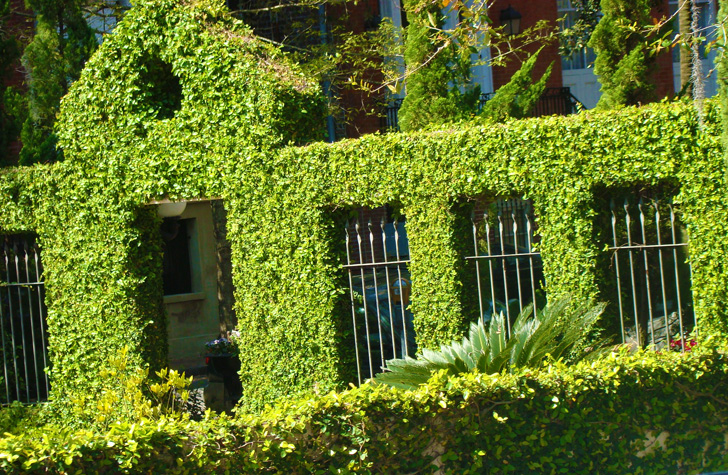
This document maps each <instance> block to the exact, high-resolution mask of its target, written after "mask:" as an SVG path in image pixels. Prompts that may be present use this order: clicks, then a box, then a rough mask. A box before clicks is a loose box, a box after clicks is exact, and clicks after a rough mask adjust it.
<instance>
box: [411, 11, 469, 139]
mask: <svg viewBox="0 0 728 475" xmlns="http://www.w3.org/2000/svg"><path fill="white" fill-rule="evenodd" d="M405 9H406V11H407V19H408V20H409V26H408V27H407V36H406V40H405V56H404V57H405V63H406V66H407V96H406V97H405V99H404V101H403V102H402V107H401V109H400V111H399V124H400V128H401V129H402V130H403V131H410V130H417V129H420V128H422V127H425V126H427V125H429V124H438V123H444V122H447V121H452V120H457V119H460V118H463V117H466V116H468V115H470V114H474V113H475V110H476V105H477V101H478V98H479V96H480V88H479V87H467V81H468V79H469V74H470V50H468V49H466V48H463V49H461V50H460V51H458V48H457V47H456V45H454V44H452V43H450V42H449V40H448V38H446V37H444V36H442V35H441V34H439V30H441V28H442V26H443V23H444V17H443V15H442V12H441V10H440V4H439V3H425V4H423V3H422V2H420V3H417V2H416V1H415V0H405ZM460 86H463V89H464V91H465V92H461V90H460Z"/></svg>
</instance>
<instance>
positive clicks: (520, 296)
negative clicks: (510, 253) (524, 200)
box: [511, 206, 523, 315]
mask: <svg viewBox="0 0 728 475" xmlns="http://www.w3.org/2000/svg"><path fill="white" fill-rule="evenodd" d="M511 220H512V221H513V225H512V228H513V250H514V255H515V256H518V221H517V219H516V207H515V206H512V207H511ZM516 282H517V287H518V289H517V290H518V314H519V315H520V314H521V312H523V292H522V291H521V262H520V259H519V258H518V257H516Z"/></svg>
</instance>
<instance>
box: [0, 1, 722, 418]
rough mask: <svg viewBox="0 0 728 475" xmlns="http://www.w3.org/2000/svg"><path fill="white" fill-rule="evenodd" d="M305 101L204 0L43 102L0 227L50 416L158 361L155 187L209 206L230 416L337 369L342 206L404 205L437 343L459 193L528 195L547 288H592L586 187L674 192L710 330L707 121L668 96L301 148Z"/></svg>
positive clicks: (169, 16)
mask: <svg viewBox="0 0 728 475" xmlns="http://www.w3.org/2000/svg"><path fill="white" fill-rule="evenodd" d="M148 71H152V72H153V74H148ZM165 75H166V76H165ZM157 77H167V78H168V79H169V80H170V81H171V84H173V85H174V84H177V85H178V86H179V87H172V88H166V87H165V86H164V85H165V84H167V83H166V82H165V83H160V82H158V81H157V82H155V81H156V80H155V78H157ZM175 81H176V82H175ZM160 98H161V99H160ZM322 104H323V102H322V100H321V97H320V94H319V92H318V88H317V86H316V85H315V84H312V83H311V82H310V81H308V80H307V79H305V78H304V77H303V75H302V73H300V72H299V71H298V69H297V68H296V67H295V66H294V65H292V64H289V63H288V62H287V60H286V59H285V58H284V57H283V56H282V55H281V53H280V52H278V51H276V50H275V49H274V48H272V47H270V46H269V45H265V44H263V43H259V42H258V41H256V40H254V39H253V38H252V36H251V35H250V32H249V31H247V30H246V29H245V27H244V26H243V25H241V24H239V23H236V22H235V21H234V20H232V19H231V18H229V17H228V16H227V15H226V13H225V12H224V10H223V8H222V6H221V5H217V4H216V3H210V4H208V3H206V2H200V3H198V4H195V5H181V4H179V3H178V2H173V1H171V0H154V1H152V0H150V1H148V2H140V5H139V6H137V7H135V9H134V10H132V11H131V12H130V13H129V15H128V16H127V17H126V18H125V20H124V22H123V23H122V24H121V25H120V26H119V27H118V29H117V31H116V33H115V34H114V35H113V36H111V37H110V38H108V39H107V40H105V41H104V44H103V45H102V46H101V48H100V50H99V52H98V54H97V55H95V56H94V57H93V58H92V60H91V61H90V62H89V64H88V65H87V68H86V70H85V71H84V73H83V75H82V77H81V79H80V80H79V81H78V82H77V83H76V84H75V85H74V87H73V88H72V90H71V91H70V92H69V95H68V96H67V97H66V98H65V99H64V102H63V106H62V113H61V117H60V119H59V131H58V132H59V138H60V143H61V145H62V146H63V149H64V154H65V161H64V162H63V163H60V164H57V165H53V166H39V167H34V168H29V169H21V170H8V171H5V172H3V173H2V175H1V176H0V209H2V210H3V213H2V215H1V216H0V227H1V228H2V229H3V231H4V232H7V233H13V232H17V231H21V230H30V231H35V232H37V233H38V235H39V241H40V243H41V245H42V247H43V259H44V265H45V269H46V275H45V277H46V288H47V304H48V307H49V316H48V326H49V332H50V337H51V338H50V351H51V359H52V369H51V377H52V387H53V398H54V400H55V401H56V402H57V404H56V407H58V408H59V410H61V411H64V412H65V411H72V410H74V408H78V407H81V408H92V407H93V402H94V400H95V398H97V397H98V395H100V394H102V393H103V392H104V391H105V390H106V389H107V386H108V385H109V384H112V383H110V382H109V381H105V380H104V379H103V378H101V377H99V374H100V373H99V371H101V370H103V369H104V368H106V367H107V366H108V360H109V358H110V356H111V355H115V354H117V353H118V351H119V350H120V349H121V348H122V347H124V346H126V347H128V348H129V349H130V353H129V354H130V355H131V356H132V358H134V360H135V364H138V365H144V364H149V365H151V366H152V367H159V366H163V365H165V364H166V336H167V330H166V322H165V316H164V312H163V305H162V286H161V276H160V274H161V238H160V236H159V225H160V221H159V218H157V217H156V214H155V212H154V208H153V207H151V206H147V203H150V202H152V201H154V200H157V199H162V198H169V199H172V200H189V199H195V198H212V197H215V198H221V199H223V200H224V203H225V206H226V208H227V212H228V238H229V239H230V241H231V244H232V264H233V279H234V284H235V289H236V294H235V300H236V312H237V319H238V324H239V328H240V330H241V332H242V337H241V344H240V347H241V355H240V357H241V360H242V371H241V379H242V383H243V388H244V394H243V399H242V401H243V404H244V405H245V406H246V407H247V408H249V409H261V408H263V407H264V405H265V404H267V403H270V402H273V401H275V400H277V399H280V398H281V397H284V396H289V397H290V396H293V395H297V394H301V393H306V392H308V391H311V390H313V389H317V390H319V391H329V390H332V389H337V388H342V387H345V386H346V384H347V383H349V382H351V381H353V380H354V377H353V371H354V367H353V358H354V356H353V348H352V344H351V339H352V336H351V332H352V329H351V323H350V319H351V314H350V310H349V309H348V307H347V298H346V296H345V295H344V294H345V289H346V283H345V281H344V274H343V272H342V270H341V264H342V262H343V258H342V256H343V253H344V249H343V233H342V229H343V228H342V226H341V224H342V221H343V220H344V219H345V218H346V216H347V210H348V209H351V208H354V207H358V206H370V207H375V206H381V205H385V204H396V205H398V206H400V207H401V209H402V212H403V213H404V214H405V215H406V216H407V232H408V235H409V238H410V243H409V248H410V257H411V265H410V271H411V277H412V282H413V287H412V296H411V299H412V300H411V301H412V310H413V312H414V315H415V321H414V325H415V329H416V331H417V336H418V344H419V346H420V347H435V346H437V345H439V344H441V343H446V342H449V341H450V340H451V339H453V338H454V337H456V336H459V335H460V334H461V333H462V332H463V330H464V328H465V327H466V325H467V324H468V322H469V321H470V320H471V319H472V318H473V314H472V311H471V310H470V309H471V308H472V305H471V302H470V301H469V297H468V296H467V295H466V292H465V290H464V289H465V288H466V287H467V284H464V282H467V277H466V271H465V262H464V259H463V256H464V253H465V252H467V249H465V246H464V245H463V244H462V243H465V242H468V240H470V239H472V237H471V236H469V235H467V234H466V233H467V232H469V231H468V227H469V223H467V222H466V217H467V215H468V213H469V211H468V205H467V203H468V200H469V199H471V198H474V197H477V196H481V195H484V194H485V195H489V196H511V195H521V196H525V197H528V198H531V199H532V200H533V203H534V208H535V212H536V215H537V217H538V225H539V233H540V236H541V244H540V250H541V253H542V256H543V262H544V275H545V280H546V283H547V291H548V292H549V293H550V294H551V295H557V294H564V293H570V294H572V295H574V296H575V297H577V298H584V299H595V298H599V297H600V295H599V288H600V287H599V279H601V278H603V277H602V276H603V270H602V269H600V268H599V266H598V262H599V260H600V256H601V255H602V253H603V252H604V250H603V249H602V248H601V246H600V244H599V243H598V241H597V240H596V239H594V236H595V234H596V233H597V230H595V228H594V218H595V216H596V215H597V214H598V210H597V209H595V204H594V203H595V200H596V199H597V197H598V196H597V195H598V194H599V193H600V192H601V191H600V190H605V189H623V188H632V189H633V188H635V187H636V188H639V187H660V186H670V187H673V188H676V189H678V190H679V193H678V194H677V196H676V197H675V200H676V201H677V202H679V203H680V205H681V208H682V212H683V222H684V223H685V225H686V226H687V230H688V232H689V234H690V256H691V264H692V270H693V293H694V302H695V310H696V314H697V315H698V319H699V322H700V329H701V331H702V332H704V334H705V335H708V334H722V333H723V332H724V331H725V328H726V323H727V321H726V318H727V315H726V310H725V308H726V304H728V295H726V293H727V292H728V289H727V288H726V286H725V282H726V280H727V279H726V278H727V277H728V275H726V273H727V271H726V267H725V264H724V259H725V256H726V255H727V253H726V251H728V249H726V246H728V244H727V243H726V240H725V239H724V237H725V236H726V234H728V233H727V231H728V229H726V227H727V226H728V208H727V207H726V204H725V203H726V200H725V191H724V186H723V181H722V180H723V161H722V156H721V150H720V147H719V141H718V135H719V134H718V132H717V126H716V116H717V113H716V111H715V110H712V109H710V110H709V112H708V121H707V124H706V126H705V128H701V127H699V125H698V122H697V120H696V116H695V112H694V111H693V109H692V107H691V106H689V105H686V104H681V103H673V104H659V105H654V106H650V107H644V108H626V109H622V110H618V111H614V112H610V113H601V114H592V113H588V112H585V113H581V114H579V115H576V116H572V117H550V118H542V119H533V120H522V121H512V122H508V123H505V124H489V123H488V124H484V123H478V122H477V121H474V122H473V123H464V124H459V125H457V126H452V127H450V128H446V129H443V130H436V131H426V132H421V133H416V134H409V135H406V134H388V135H371V136H366V137H364V138H362V139H359V140H356V141H344V142H340V143H336V144H324V143H316V144H313V145H308V146H297V143H305V142H310V141H311V140H314V139H316V136H317V131H318V130H319V127H318V124H319V118H320V117H321V115H322V112H323V109H322ZM304 132H306V133H304ZM308 132H310V133H308ZM201 351H202V350H201ZM84 410H86V409H84Z"/></svg>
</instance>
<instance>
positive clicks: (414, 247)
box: [404, 198, 477, 348]
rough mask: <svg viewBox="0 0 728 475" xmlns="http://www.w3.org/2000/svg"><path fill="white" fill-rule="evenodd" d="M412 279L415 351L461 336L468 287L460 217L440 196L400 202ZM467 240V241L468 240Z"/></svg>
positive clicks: (465, 322)
mask: <svg viewBox="0 0 728 475" xmlns="http://www.w3.org/2000/svg"><path fill="white" fill-rule="evenodd" d="M404 207H405V214H406V216H407V236H408V237H409V248H410V259H411V262H410V273H411V276H412V300H411V301H412V304H411V305H412V307H411V309H412V313H413V314H414V326H415V331H416V332H417V346H418V348H437V347H439V346H440V345H442V344H445V343H450V342H451V341H452V340H454V339H457V338H461V337H462V336H463V334H464V330H465V328H466V326H467V324H468V320H469V318H471V317H472V315H471V312H468V311H466V310H467V309H468V308H470V307H469V306H468V305H467V304H466V303H465V302H467V301H468V299H469V298H474V299H477V295H475V296H467V295H465V293H466V290H467V289H469V290H471V291H472V288H471V287H472V286H467V285H464V282H468V281H469V280H471V279H470V278H469V276H468V275H467V269H466V263H465V259H464V253H465V251H464V247H463V244H464V243H467V242H468V241H467V239H468V236H467V235H466V234H465V232H464V231H465V229H466V227H465V226H464V225H463V216H462V213H458V212H457V210H454V209H453V206H452V204H451V203H448V202H447V200H445V199H439V198H427V199H425V198H418V199H413V200H412V201H410V202H408V203H406V204H405V206H404ZM470 240H472V237H470Z"/></svg>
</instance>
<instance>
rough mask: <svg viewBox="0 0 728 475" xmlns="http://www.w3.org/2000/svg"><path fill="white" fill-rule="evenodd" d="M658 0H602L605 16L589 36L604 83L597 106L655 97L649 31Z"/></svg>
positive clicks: (595, 66) (645, 101) (629, 103)
mask: <svg viewBox="0 0 728 475" xmlns="http://www.w3.org/2000/svg"><path fill="white" fill-rule="evenodd" d="M655 6H657V2H656V1H655V0H636V1H635V0H602V2H601V8H602V13H603V16H602V18H601V20H599V23H598V24H597V26H596V28H595V29H594V32H593V33H592V35H591V39H590V40H589V46H590V47H592V48H594V51H595V53H596V55H597V58H596V60H595V62H594V72H595V73H596V75H597V76H598V77H599V82H600V83H601V85H602V89H601V91H602V96H601V98H600V99H599V103H598V107H601V108H606V109H609V108H613V107H618V106H623V105H635V104H640V103H642V104H644V103H647V102H650V101H651V100H653V99H654V98H655V96H654V83H653V81H652V80H651V77H650V76H651V73H652V71H653V69H654V67H655V54H654V52H653V51H652V49H651V48H650V47H649V37H648V31H649V30H646V29H647V28H648V27H649V26H651V24H652V16H651V9H652V7H655Z"/></svg>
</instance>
